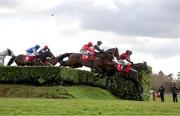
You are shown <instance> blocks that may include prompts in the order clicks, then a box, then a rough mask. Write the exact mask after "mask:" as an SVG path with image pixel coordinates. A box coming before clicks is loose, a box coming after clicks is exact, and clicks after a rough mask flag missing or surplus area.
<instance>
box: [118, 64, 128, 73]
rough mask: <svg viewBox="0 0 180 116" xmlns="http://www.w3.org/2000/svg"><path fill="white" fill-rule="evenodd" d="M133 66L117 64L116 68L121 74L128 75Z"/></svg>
mask: <svg viewBox="0 0 180 116" xmlns="http://www.w3.org/2000/svg"><path fill="white" fill-rule="evenodd" d="M130 67H131V65H130V64H128V65H126V66H123V65H122V64H118V63H117V64H116V68H117V70H118V71H119V72H125V73H128V72H129V69H130Z"/></svg>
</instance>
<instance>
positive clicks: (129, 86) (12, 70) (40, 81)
mask: <svg viewBox="0 0 180 116" xmlns="http://www.w3.org/2000/svg"><path fill="white" fill-rule="evenodd" d="M150 75H151V74H146V73H144V72H141V76H142V80H141V83H142V85H143V88H144V92H143V97H141V96H137V95H136V92H135V89H134V84H133V82H131V81H129V80H124V79H122V78H120V77H118V78H117V77H103V78H102V77H98V76H97V74H94V73H92V72H89V71H83V70H77V69H72V68H63V67H42V66H41V67H16V66H12V67H6V66H1V67H0V83H13V84H32V85H37V86H42V85H43V86H53V85H91V86H97V87H101V88H106V85H107V78H108V79H109V78H111V82H110V87H108V88H107V89H108V90H109V91H110V92H112V93H113V94H114V95H115V96H118V97H120V98H123V99H131V100H142V99H143V100H148V99H149V89H150V85H151V83H150V80H151V76H150Z"/></svg>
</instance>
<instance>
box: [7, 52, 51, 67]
mask: <svg viewBox="0 0 180 116" xmlns="http://www.w3.org/2000/svg"><path fill="white" fill-rule="evenodd" d="M27 57H29V56H27V55H23V54H20V55H18V56H14V57H13V58H11V59H10V61H9V62H8V66H10V65H11V64H12V63H13V62H14V61H15V63H16V64H17V65H18V66H25V65H28V66H39V65H47V64H44V63H43V62H44V61H45V60H46V58H47V57H50V58H53V57H54V55H53V54H52V53H51V51H46V52H44V53H42V54H41V55H39V56H34V57H33V59H32V61H31V62H30V61H28V60H27Z"/></svg>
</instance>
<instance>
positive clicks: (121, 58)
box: [118, 50, 134, 72]
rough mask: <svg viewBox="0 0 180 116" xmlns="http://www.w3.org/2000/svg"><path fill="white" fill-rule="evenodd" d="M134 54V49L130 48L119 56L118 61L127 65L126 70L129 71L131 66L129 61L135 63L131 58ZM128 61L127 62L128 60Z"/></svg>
mask: <svg viewBox="0 0 180 116" xmlns="http://www.w3.org/2000/svg"><path fill="white" fill-rule="evenodd" d="M131 55H132V51H130V50H126V52H125V53H122V54H121V55H120V56H119V60H118V62H119V63H120V64H121V65H122V66H123V68H124V67H126V66H127V67H126V69H125V72H128V70H129V68H130V65H129V64H128V63H127V62H129V63H131V64H134V63H133V62H132V61H131V60H130V56H131ZM126 61H127V62H126Z"/></svg>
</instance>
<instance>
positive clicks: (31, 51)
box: [26, 44, 40, 56]
mask: <svg viewBox="0 0 180 116" xmlns="http://www.w3.org/2000/svg"><path fill="white" fill-rule="evenodd" d="M39 48H40V45H38V44H37V45H35V46H34V47H31V48H29V49H27V50H26V55H28V56H37V55H38V53H37V50H38V49H39Z"/></svg>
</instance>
